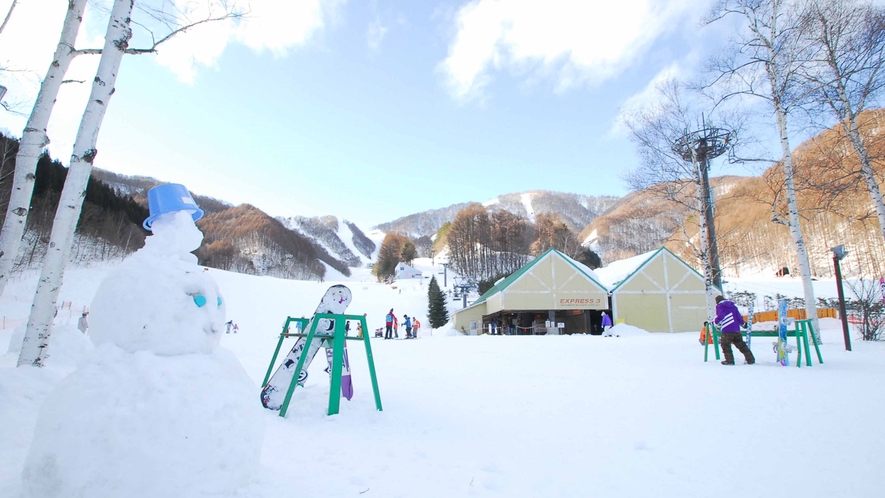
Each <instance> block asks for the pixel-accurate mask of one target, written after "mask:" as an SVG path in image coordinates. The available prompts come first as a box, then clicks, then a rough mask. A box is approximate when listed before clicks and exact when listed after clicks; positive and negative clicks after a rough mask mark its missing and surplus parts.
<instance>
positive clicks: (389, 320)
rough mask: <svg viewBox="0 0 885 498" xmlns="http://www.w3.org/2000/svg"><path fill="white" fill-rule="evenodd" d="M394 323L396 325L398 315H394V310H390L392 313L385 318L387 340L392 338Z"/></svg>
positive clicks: (385, 336)
mask: <svg viewBox="0 0 885 498" xmlns="http://www.w3.org/2000/svg"><path fill="white" fill-rule="evenodd" d="M394 323H396V315H394V314H393V308H390V312H389V313H388V314H387V316H386V317H385V318H384V325H385V330H384V338H385V339H390V338H391V337H390V335H391V334H392V333H393V327H394ZM397 338H399V336H397Z"/></svg>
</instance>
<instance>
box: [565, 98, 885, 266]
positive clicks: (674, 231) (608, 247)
mask: <svg viewBox="0 0 885 498" xmlns="http://www.w3.org/2000/svg"><path fill="white" fill-rule="evenodd" d="M860 123H861V130H862V132H863V137H864V142H865V143H866V144H867V146H868V147H869V150H870V151H871V157H873V158H874V160H873V167H874V171H875V174H876V176H877V178H878V179H879V182H880V183H881V181H882V180H881V179H882V176H883V174H885V162H883V159H885V141H883V135H882V130H883V124H885V110H881V109H880V110H876V111H869V112H866V113H864V114H863V115H861V117H860ZM793 161H794V169H795V176H794V182H795V184H796V188H797V203H798V206H799V210H800V214H801V217H800V218H801V226H802V231H803V233H805V234H806V243H807V247H808V254H809V260H810V264H811V269H812V273H813V275H815V276H818V277H830V276H832V275H833V263H832V254H831V253H830V251H829V249H830V248H831V247H835V246H837V245H840V244H844V245H845V246H846V249H847V250H848V251H849V257H848V258H846V259H845V260H844V261H843V262H842V271H843V272H844V273H845V274H846V275H855V276H881V275H882V274H883V273H885V241H883V239H882V236H881V232H880V230H879V226H878V221H877V219H876V212H875V210H874V207H873V205H872V202H871V200H870V195H869V193H868V192H867V190H866V188H865V185H864V183H863V181H862V179H861V178H860V176H859V175H858V174H857V173H858V171H859V169H860V162H859V160H858V159H857V156H856V154H854V153H853V151H852V150H851V145H850V144H849V143H848V141H847V140H846V138H845V137H844V134H843V133H842V130H841V128H832V129H828V130H824V131H823V132H821V133H820V134H819V135H817V136H816V137H814V138H813V139H811V140H808V141H806V142H805V143H803V144H801V145H800V146H799V147H797V148H796V150H795V152H794V155H793ZM711 184H712V185H713V187H714V192H715V197H716V232H717V234H718V241H719V255H720V262H721V265H722V270H723V274H724V275H725V276H740V275H741V274H746V273H748V272H758V271H763V272H770V273H771V274H772V275H773V274H775V273H776V272H777V271H778V270H780V269H781V268H783V267H786V268H787V269H789V270H790V271H791V272H794V271H796V270H797V269H798V262H797V260H796V251H795V249H794V247H793V241H792V240H791V238H790V233H789V229H788V227H787V226H785V225H784V224H783V221H784V219H785V217H786V209H787V207H786V200H785V199H786V196H785V194H784V190H785V187H784V185H785V182H784V177H783V169H782V168H781V167H780V165H779V164H776V165H773V166H771V167H769V168H768V169H767V170H765V171H764V172H763V174H762V175H761V176H758V177H718V178H711ZM697 227H698V224H697V221H696V220H694V219H692V218H690V217H688V215H687V214H686V213H685V211H684V210H682V209H680V208H679V207H678V206H675V205H674V204H673V203H668V202H667V201H666V200H664V199H662V198H661V196H659V195H655V193H654V191H653V189H646V190H643V191H638V192H633V193H631V194H629V195H627V196H625V197H624V198H623V199H622V200H621V201H620V202H619V203H618V204H617V205H616V206H615V207H613V208H612V209H611V210H610V211H609V212H608V213H605V214H604V215H602V216H600V217H598V218H597V219H595V220H594V221H593V222H592V223H590V224H589V225H588V226H587V227H586V228H584V230H583V231H582V232H581V235H580V237H581V239H582V241H583V242H584V243H585V244H588V245H590V247H593V248H594V249H596V250H597V251H598V252H599V254H600V255H601V256H602V258H603V261H604V262H610V261H614V260H618V259H623V258H627V257H630V256H635V255H637V254H641V253H644V252H648V251H650V250H653V249H655V248H657V247H659V246H660V245H666V246H667V247H668V248H669V249H671V250H672V251H673V252H674V253H676V254H678V255H679V256H680V257H682V258H683V259H685V260H686V261H688V262H690V263H691V264H693V265H695V267H696V268H697V267H699V265H700V263H699V261H697V260H696V256H695V255H694V252H693V251H692V250H690V248H689V247H688V246H687V244H686V240H689V239H694V238H696V237H697V236H698V234H697Z"/></svg>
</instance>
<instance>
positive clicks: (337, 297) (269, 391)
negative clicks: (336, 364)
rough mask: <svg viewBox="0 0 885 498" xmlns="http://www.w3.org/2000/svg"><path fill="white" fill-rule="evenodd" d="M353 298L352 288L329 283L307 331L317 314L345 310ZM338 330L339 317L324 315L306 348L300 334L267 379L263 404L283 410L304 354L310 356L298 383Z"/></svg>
mask: <svg viewBox="0 0 885 498" xmlns="http://www.w3.org/2000/svg"><path fill="white" fill-rule="evenodd" d="M350 301H351V294H350V289H348V288H347V287H346V286H343V285H333V286H332V287H329V290H327V291H326V295H324V296H323V299H321V300H320V304H319V306H317V309H316V311H315V312H314V317H313V318H311V319H310V322H308V324H307V327H306V328H305V329H304V330H303V332H304V333H307V332H309V331H310V328H311V327H312V326H313V323H314V320H316V314H318V313H334V314H338V315H340V314H343V313H344V311H345V310H346V309H347V306H348V305H349V304H350ZM334 333H335V320H330V319H328V318H323V319H321V320H319V322H318V323H317V328H316V336H315V337H314V340H313V342H311V344H310V347H309V348H307V351H306V352H305V347H306V346H307V337H299V338H298V341H297V342H295V345H294V346H293V347H292V350H291V351H289V354H288V355H286V357H285V358H283V362H282V364H280V366H279V367H278V368H277V371H276V372H274V374H273V375H272V376H271V378H270V380H268V381H267V385H266V386H264V388H263V389H262V390H261V404H262V405H263V406H264V407H265V408H267V409H269V410H279V409H280V408H281V407H282V406H283V400H284V399H285V398H286V392H287V391H288V390H289V385H290V384H291V382H292V376H293V375H294V374H295V367H296V366H298V360H299V359H300V358H301V355H302V354H307V356H306V357H305V360H304V367H303V368H302V369H301V373H300V374H299V375H298V383H299V384H303V383H304V381H305V380H307V368H308V367H309V366H310V363H311V362H312V361H313V358H314V356H316V354H317V352H318V351H319V350H320V348H321V347H323V344H324V343H325V342H326V340H325V339H323V338H324V337H331V336H332V335H334Z"/></svg>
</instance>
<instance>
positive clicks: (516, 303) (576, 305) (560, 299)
mask: <svg viewBox="0 0 885 498" xmlns="http://www.w3.org/2000/svg"><path fill="white" fill-rule="evenodd" d="M497 296H501V297H500V301H497V302H494V303H493V302H492V299H491V298H489V300H488V303H489V306H488V312H489V313H493V312H494V311H499V310H501V309H506V310H560V309H597V310H604V309H608V292H607V291H606V290H604V289H603V288H602V287H600V286H599V285H598V284H596V283H594V282H593V281H592V280H590V279H589V278H588V277H587V275H585V274H584V273H582V272H581V271H580V270H578V269H577V268H575V267H574V266H573V265H571V264H570V263H569V262H568V261H565V260H563V259H561V258H559V257H555V256H550V257H548V258H545V259H544V260H542V261H539V262H538V263H536V264H535V266H533V267H532V268H531V269H530V270H529V271H527V272H526V273H525V274H524V275H522V276H521V277H520V278H519V279H518V280H516V281H515V282H513V283H512V284H510V286H508V287H507V288H506V289H504V290H503V291H502V292H500V293H498V294H496V295H495V296H493V297H497Z"/></svg>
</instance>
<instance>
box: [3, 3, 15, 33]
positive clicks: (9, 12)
mask: <svg viewBox="0 0 885 498" xmlns="http://www.w3.org/2000/svg"><path fill="white" fill-rule="evenodd" d="M17 4H18V0H12V4H11V5H10V6H9V10H8V11H6V17H4V18H3V24H0V33H3V30H4V29H6V25H7V24H9V18H10V17H12V11H13V10H15V6H16V5H17Z"/></svg>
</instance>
